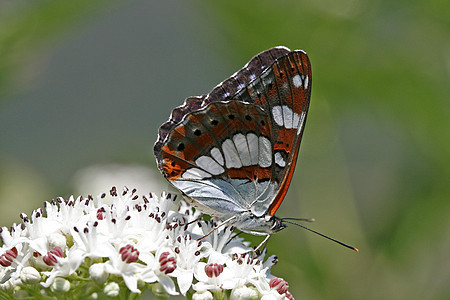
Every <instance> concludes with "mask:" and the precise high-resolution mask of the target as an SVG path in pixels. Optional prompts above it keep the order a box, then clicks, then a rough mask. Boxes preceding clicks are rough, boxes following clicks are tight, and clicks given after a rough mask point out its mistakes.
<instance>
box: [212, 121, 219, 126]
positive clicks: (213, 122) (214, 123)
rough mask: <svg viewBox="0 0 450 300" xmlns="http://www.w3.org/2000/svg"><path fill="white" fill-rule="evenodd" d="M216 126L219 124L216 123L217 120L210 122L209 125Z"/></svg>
mask: <svg viewBox="0 0 450 300" xmlns="http://www.w3.org/2000/svg"><path fill="white" fill-rule="evenodd" d="M217 124H219V121H217V120H212V121H211V125H213V126H216V125H217Z"/></svg>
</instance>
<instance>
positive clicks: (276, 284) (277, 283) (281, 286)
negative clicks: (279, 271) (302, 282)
mask: <svg viewBox="0 0 450 300" xmlns="http://www.w3.org/2000/svg"><path fill="white" fill-rule="evenodd" d="M269 286H270V287H271V288H272V289H275V290H276V291H277V292H278V294H280V295H283V294H284V293H286V292H287V291H288V289H289V284H288V283H287V281H285V280H283V279H281V278H278V277H274V278H272V279H270V282H269Z"/></svg>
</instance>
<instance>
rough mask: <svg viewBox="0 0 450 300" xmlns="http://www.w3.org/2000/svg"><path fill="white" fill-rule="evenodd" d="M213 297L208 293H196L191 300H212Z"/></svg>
mask: <svg viewBox="0 0 450 300" xmlns="http://www.w3.org/2000/svg"><path fill="white" fill-rule="evenodd" d="M213 299H214V297H213V295H212V294H211V292H210V291H204V292H197V293H194V295H192V300H213Z"/></svg>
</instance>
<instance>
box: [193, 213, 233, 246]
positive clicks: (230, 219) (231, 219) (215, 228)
mask: <svg viewBox="0 0 450 300" xmlns="http://www.w3.org/2000/svg"><path fill="white" fill-rule="evenodd" d="M234 219H236V217H235V216H233V217H231V218H228V219H226V220H225V221H223V223H222V224H220V225H219V226H216V227H214V228H213V229H212V230H211V231H210V232H208V233H207V234H205V235H204V236H202V237H201V238H199V239H197V241H201V240H202V239H204V238H205V237H207V236H209V235H210V234H211V233H213V232H214V231H216V230H217V229H218V228H219V227H222V226H223V225H227V224H228V223H229V222H231V221H233V220H234Z"/></svg>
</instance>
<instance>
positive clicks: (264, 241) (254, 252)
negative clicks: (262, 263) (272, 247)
mask: <svg viewBox="0 0 450 300" xmlns="http://www.w3.org/2000/svg"><path fill="white" fill-rule="evenodd" d="M270 236H271V235H270V234H268V235H267V236H266V237H265V238H264V240H263V241H262V242H261V243H260V244H259V245H258V247H256V248H255V250H253V255H254V256H256V257H258V256H259V255H260V254H261V253H262V250H261V249H263V250H264V248H266V245H267V242H268V241H269V238H270Z"/></svg>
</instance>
